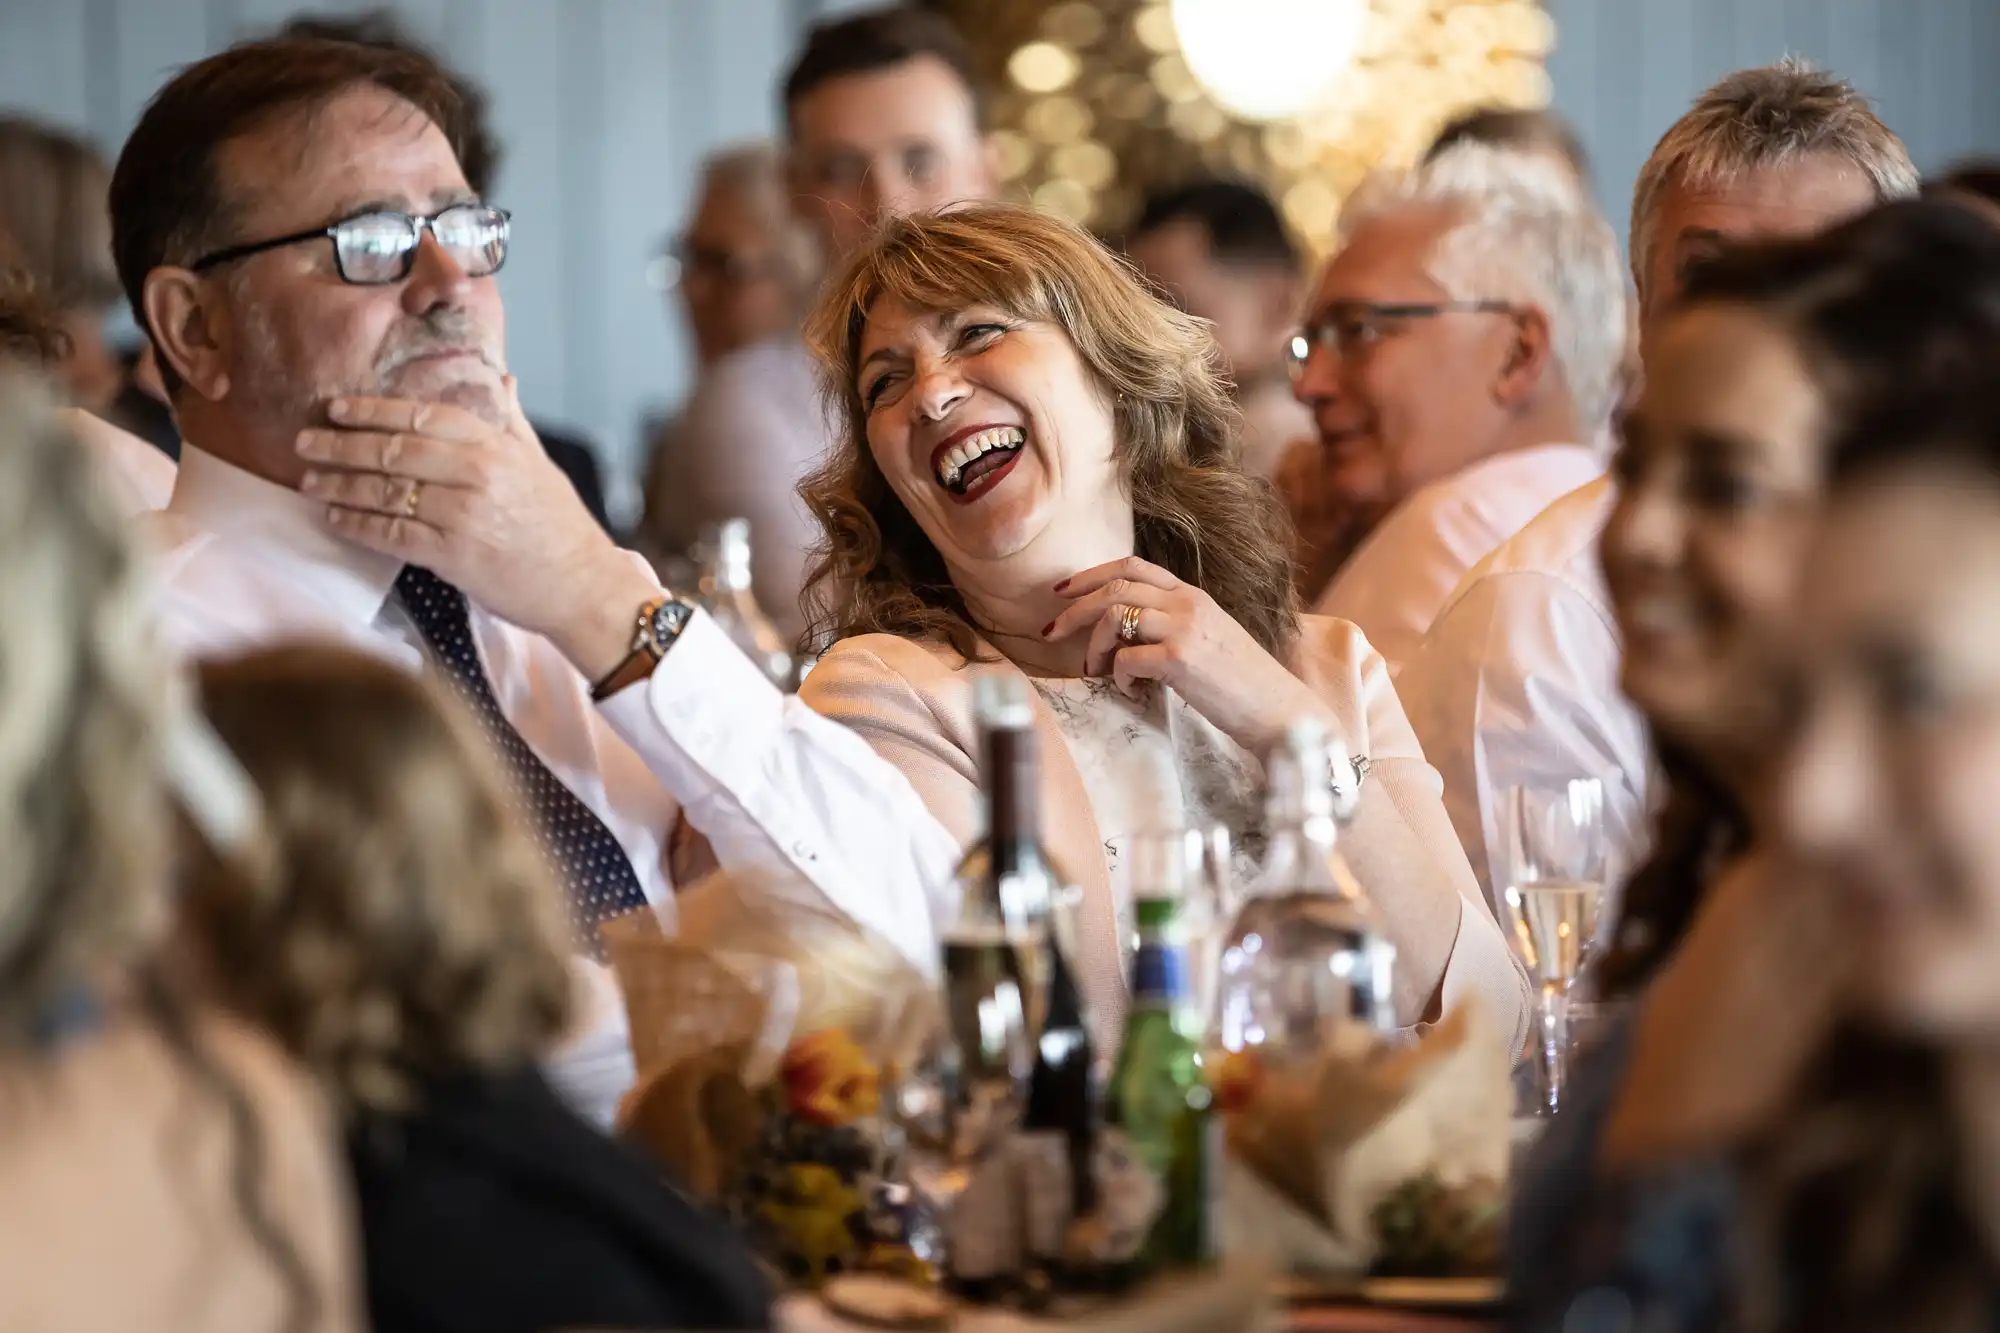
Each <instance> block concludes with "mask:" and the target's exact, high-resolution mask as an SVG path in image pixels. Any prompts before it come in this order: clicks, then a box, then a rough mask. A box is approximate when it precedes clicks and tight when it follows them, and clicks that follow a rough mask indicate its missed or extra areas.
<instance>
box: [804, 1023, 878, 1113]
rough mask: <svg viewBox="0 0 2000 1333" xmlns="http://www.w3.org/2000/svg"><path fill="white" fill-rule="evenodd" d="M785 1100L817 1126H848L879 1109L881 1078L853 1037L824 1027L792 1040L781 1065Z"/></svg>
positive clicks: (838, 1030) (837, 1029)
mask: <svg viewBox="0 0 2000 1333" xmlns="http://www.w3.org/2000/svg"><path fill="white" fill-rule="evenodd" d="M781 1074H782V1076H783V1078H784V1081H785V1104H786V1105H787V1106H789V1107H790V1108H791V1111H792V1114H793V1115H796V1116H798V1117H799V1118H800V1119H802V1120H810V1121H811V1122H812V1123H814V1124H816V1125H845V1124H848V1123H849V1122H851V1121H855V1120H859V1119H861V1118H862V1117H864V1116H871V1115H874V1114H875V1111H876V1109H877V1108H878V1107H879V1106H880V1105H881V1101H882V1093H881V1077H880V1075H879V1074H878V1073H877V1071H876V1069H875V1066H874V1065H873V1064H872V1063H870V1061H869V1059H868V1057H867V1055H866V1054H865V1053H864V1052H863V1051H862V1049H861V1048H860V1047H859V1046H858V1045H856V1044H855V1042H854V1039H853V1038H852V1037H850V1036H848V1035H847V1033H846V1032H844V1031H842V1030H841V1029H839V1028H823V1029H821V1030H820V1031H818V1032H815V1033H812V1034H811V1035H809V1036H805V1037H801V1038H800V1039H799V1040H797V1041H795V1042H793V1043H792V1045H791V1047H790V1049H788V1050H787V1051H786V1052H785V1063H784V1066H783V1068H782V1070H781Z"/></svg>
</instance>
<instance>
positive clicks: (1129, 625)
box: [1118, 606, 1144, 643]
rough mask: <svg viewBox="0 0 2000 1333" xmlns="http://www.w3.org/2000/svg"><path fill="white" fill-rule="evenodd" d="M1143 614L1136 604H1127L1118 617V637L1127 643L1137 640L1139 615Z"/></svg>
mask: <svg viewBox="0 0 2000 1333" xmlns="http://www.w3.org/2000/svg"><path fill="white" fill-rule="evenodd" d="M1142 614H1144V613H1143V612H1141V611H1140V609H1139V608H1138V607H1136V606H1128V607H1126V608H1125V609H1124V611H1123V612H1121V613H1120V614H1119V617H1118V637H1119V638H1121V639H1123V640H1124V641H1125V642H1127V643H1137V642H1139V617H1140V616H1141V615H1142Z"/></svg>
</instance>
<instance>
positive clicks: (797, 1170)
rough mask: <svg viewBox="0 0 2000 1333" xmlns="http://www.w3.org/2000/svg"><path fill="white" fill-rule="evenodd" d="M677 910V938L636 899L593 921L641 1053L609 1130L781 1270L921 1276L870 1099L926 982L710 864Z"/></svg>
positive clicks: (922, 1236) (908, 1206)
mask: <svg viewBox="0 0 2000 1333" xmlns="http://www.w3.org/2000/svg"><path fill="white" fill-rule="evenodd" d="M679 906H680V909H681V921H680V929H679V931H678V933H677V934H676V935H673V936H669V935H667V934H666V933H665V932H664V931H663V930H662V929H661V928H660V926H659V923H658V921H657V920H656V919H655V918H654V917H653V915H652V914H651V913H650V912H648V911H641V912H636V913H632V914H630V915H628V916H625V917H622V918H620V919H618V920H616V921H613V922H610V923H608V924H607V925H606V926H605V928H604V939H605V944H606V948H607V950H608V952H609V954H610V957H611V961H612V966H613V968H614V969H615V970H616V972H617V975H618V981H619V987H620V989H621V991H622V992H623V994H624V997H625V1004H626V1010H627V1014H628V1016H629V1019H630V1023H631V1029H632V1048H633V1055H634V1059H635V1061H636V1063H637V1066H638V1079H637V1080H636V1082H635V1084H634V1087H633V1091H632V1092H631V1094H630V1095H629V1096H628V1097H627V1098H626V1102H625V1105H624V1107H623V1108H622V1110H621V1112H620V1116H619V1120H620V1126H621V1129H622V1130H623V1131H624V1132H625V1133H626V1134H627V1135H629V1136H630V1137H632V1138H634V1139H636V1140H638V1141H640V1142H642V1143H644V1144H646V1145H647V1146H648V1147H649V1148H651V1149H652V1150H653V1152H654V1153H656V1154H657V1155H658V1156H659V1157H660V1158H661V1160H662V1161H664V1162H665V1163H666V1164H667V1166H668V1167H669V1169H670V1170H672V1171H673V1172H674V1174H675V1175H676V1177H677V1178H678V1179H679V1180H680V1181H681V1182H682V1183H683V1184H684V1185H685V1186H686V1187H687V1188H688V1189H690V1190H692V1191H694V1192H696V1193H697V1194H700V1195H702V1196H703V1197H705V1198H708V1199H710V1200H713V1201H715V1202H717V1203H719V1204H722V1205H723V1206H725V1207H726V1208H728V1209H729V1210H730V1211H731V1212H732V1213H733V1214H734V1215H735V1217H736V1218H737V1220H738V1222H739V1223H740V1224H741V1225H742V1226H743V1228H744V1230H745V1232H746V1234H747V1235H748V1236H749V1237H750V1238H751V1240H752V1242H753V1243H754V1244H755V1245H756V1246H757V1248H758V1250H759V1252H760V1253H761V1254H762V1255H763V1256H764V1257H765V1259H766V1260H767V1261H768V1262H769V1263H770V1264H771V1266H772V1267H773V1269H774V1270H775V1271H776V1272H777V1273H778V1274H779V1275H781V1276H782V1277H783V1278H784V1279H785V1280H787V1281H790V1282H793V1283H798V1284H805V1285H811V1284H815V1283H817V1282H819V1281H821V1280H822V1279H824V1278H826V1277H828V1276H830V1275H832V1274H836V1273H852V1272H858V1271H870V1272H886V1273H892V1274H895V1275H897V1276H899V1277H903V1278H908V1279H912V1280H916V1281H920V1282H929V1281H932V1280H934V1279H935V1274H936V1267H937V1265H938V1263H939V1262H941V1258H942V1256H941V1254H940V1253H939V1250H940V1248H941V1241H940V1239H939V1229H938V1227H937V1226H936V1224H935V1223H934V1222H933V1220H932V1219H930V1218H929V1217H927V1216H926V1215H924V1214H923V1213H922V1212H921V1210H920V1209H919V1208H918V1207H917V1205H916V1203H915V1201H914V1200H913V1199H912V1197H911V1194H910V1191H909V1190H908V1189H907V1187H906V1186H904V1185H903V1184H902V1183H901V1179H900V1176H901V1163H900V1161H899V1148H900V1138H899V1135H898V1133H897V1131H896V1127H895V1124H894V1121H893V1118H892V1117H890V1116H888V1115H886V1114H885V1113H884V1105H883V1099H884V1096H885V1091H886V1090H888V1089H892V1088H893V1087H894V1086H895V1085H896V1083H897V1081H898V1080H899V1079H900V1077H901V1072H902V1070H904V1069H906V1068H908V1066H909V1063H910V1061H911V1060H912V1059H913V1058H914V1054H915V1052H916V1051H917V1050H919V1049H920V1048H921V1045H922V1043H923V1041H924V1040H925V1038H926V1037H927V1036H928V1034H929V1033H931V1032H932V1031H934V1030H935V1026H936V1018H935V1015H936V1008H935V1004H936V1002H935V998H934V988H933V987H932V985H931V984H930V982H929V981H928V980H927V979H926V978H925V977H923V976H922V975H921V974H920V973H918V972H917V971H916V969H914V968H913V967H911V966H910V965H909V964H908V963H907V962H906V961H905V960H904V959H903V958H901V957H900V956H899V955H898V954H897V953H896V951H895V950H894V949H892V948H890V947H889V946H888V945H887V944H885V943H883V942H881V941H879V940H876V939H873V938H871V937H869V936H866V935H864V934H862V933H860V932H858V931H856V930H855V929H854V928H853V927H851V926H849V925H847V924H846V923H844V922H841V921H838V920H835V919H832V918H830V917H825V916H821V915H818V914H814V913H809V912H806V911H803V910H801V909H799V908H797V907H796V906H793V905H791V904H790V903H788V902H787V900H786V899H784V898H783V897H782V896H781V895H779V894H777V893H774V892H770V891H768V890H767V889H766V887H765V886H762V885H759V884H758V883H756V882H755V881H746V880H744V879H743V878H741V877H730V876H724V875H714V876H711V877H710V878H709V879H707V880H705V881H703V882H702V884H700V885H698V886H696V887H695V888H693V889H691V890H689V891H687V892H686V893H684V894H683V895H682V897H681V900H680V904H679Z"/></svg>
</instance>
